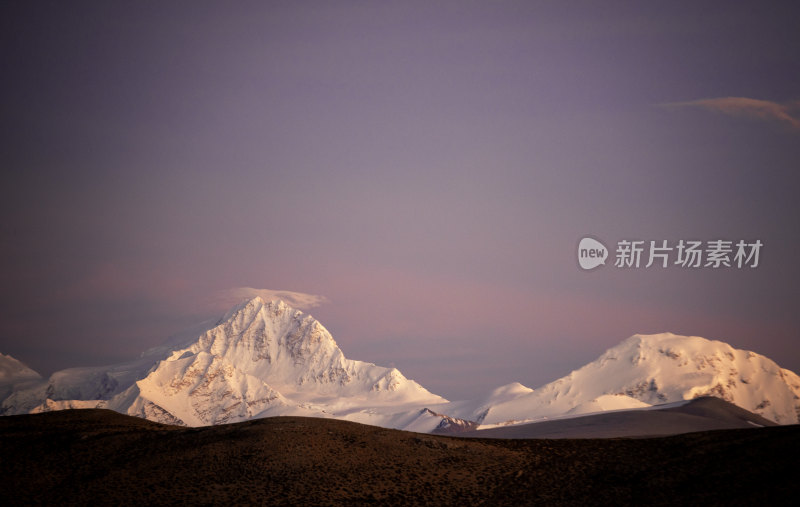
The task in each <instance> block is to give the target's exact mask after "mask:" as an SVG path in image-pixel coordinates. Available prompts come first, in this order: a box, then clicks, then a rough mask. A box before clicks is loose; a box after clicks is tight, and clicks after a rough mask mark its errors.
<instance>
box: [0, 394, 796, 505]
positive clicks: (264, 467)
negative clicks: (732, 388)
mask: <svg viewBox="0 0 800 507" xmlns="http://www.w3.org/2000/svg"><path fill="white" fill-rule="evenodd" d="M798 451H800V427H798V426H784V427H773V428H759V429H745V430H723V431H713V432H704V433H694V434H688V435H679V436H674V437H666V438H653V439H640V440H634V439H607V440H481V439H457V438H451V437H442V436H433V435H423V434H415V433H408V432H401V431H394V430H387V429H382V428H377V427H372V426H365V425H360V424H355V423H348V422H344V421H336V420H328V419H310V418H297V417H278V418H272V419H262V420H258V421H250V422H245V423H239V424H232V425H224V426H215V427H207V428H192V429H187V428H177V427H170V426H162V425H158V424H155V423H150V422H148V421H143V420H140V419H136V418H130V417H126V416H122V415H120V414H116V413H113V412H109V411H103V410H75V411H63V412H53V413H48V414H40V415H28V416H12V417H0V477H1V479H0V481H2V482H1V483H0V484H1V485H2V487H0V503H2V504H4V505H15V504H29V503H32V502H37V503H48V504H89V503H91V504H98V503H100V504H148V505H151V504H176V503H189V504H222V503H226V504H231V503H235V504H253V503H255V504H286V505H299V504H308V503H316V504H331V503H333V504H345V503H346V504H360V503H372V502H378V503H380V504H382V505H386V504H397V505H413V504H438V505H453V504H465V505H475V504H480V503H482V502H485V503H486V504H487V505H526V504H536V503H543V504H551V505H552V504H559V503H562V504H586V503H590V504H602V503H607V504H617V505H618V504H625V503H637V504H638V503H643V502H644V503H663V504H667V503H668V504H672V505H674V504H681V503H682V504H687V503H692V504H697V503H711V504H725V503H735V504H757V503H764V502H771V503H780V502H781V501H783V502H785V503H788V502H789V501H790V499H791V498H792V496H793V495H794V494H795V492H796V488H797V484H796V482H795V479H794V478H795V477H796V464H797V458H798V456H800V453H798Z"/></svg>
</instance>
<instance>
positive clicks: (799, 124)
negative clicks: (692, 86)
mask: <svg viewBox="0 0 800 507" xmlns="http://www.w3.org/2000/svg"><path fill="white" fill-rule="evenodd" d="M662 106H664V107H699V108H702V109H707V110H709V111H716V112H719V113H724V114H728V115H731V116H744V117H749V118H756V119H760V120H767V121H775V120H777V121H781V122H784V123H788V124H789V125H790V126H791V127H792V128H795V129H798V130H800V114H798V113H800V111H798V110H800V107H798V106H800V103H798V102H789V103H785V104H780V103H778V102H770V101H768V100H759V99H750V98H747V97H720V98H715V99H700V100H692V101H689V102H671V103H668V104H662Z"/></svg>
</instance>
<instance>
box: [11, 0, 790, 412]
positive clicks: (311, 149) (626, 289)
mask: <svg viewBox="0 0 800 507" xmlns="http://www.w3.org/2000/svg"><path fill="white" fill-rule="evenodd" d="M758 9H759V7H757V6H754V4H752V3H751V2H704V3H702V4H697V3H696V2H668V3H661V4H657V5H656V4H652V3H642V4H624V5H623V4H621V3H606V2H603V3H598V2H569V3H560V2H527V1H519V2H515V1H508V2H456V1H452V2H427V1H426V2H395V3H385V2H374V3H371V2H237V3H235V4H233V5H229V4H224V5H223V4H221V3H217V2H194V1H193V2H167V3H162V2H144V3H136V4H130V3H127V2H100V3H97V2H70V3H69V5H67V4H64V3H61V2H56V3H50V2H40V1H32V2H17V3H15V4H13V5H12V3H10V2H7V3H5V4H3V5H2V6H0V34H1V35H0V38H2V44H0V60H1V62H2V75H3V77H2V79H1V80H0V90H2V94H0V103H1V104H2V113H0V129H1V131H0V132H1V134H2V135H1V136H0V168H2V172H0V178H2V180H1V181H0V213H1V214H2V220H1V221H0V238H2V239H1V241H2V243H0V352H2V353H4V354H11V355H12V356H14V357H16V358H17V359H19V360H21V361H23V362H24V363H26V364H27V365H28V366H30V367H31V368H33V369H34V370H37V371H38V372H40V373H42V374H43V375H47V374H49V373H51V372H52V371H54V370H56V369H61V368H65V367H69V366H80V365H100V364H108V363H114V362H118V361H120V360H124V359H126V358H129V357H134V356H136V355H138V354H139V353H140V352H141V351H143V350H145V349H147V348H149V347H152V346H154V345H156V344H158V343H159V342H161V341H163V340H164V339H166V338H167V337H168V336H169V335H171V334H173V333H177V332H179V331H181V330H183V329H184V328H186V327H189V326H191V325H193V324H195V323H197V322H198V321H202V320H205V319H208V318H217V317H220V316H221V315H222V314H224V313H225V311H226V309H227V307H228V306H229V305H230V304H233V303H235V302H236V300H238V299H241V298H243V297H247V296H249V295H276V294H277V295H278V296H277V297H280V294H282V297H283V298H284V299H286V301H287V303H289V304H293V305H294V306H297V307H299V308H303V309H304V311H308V312H310V313H311V314H312V315H314V316H315V317H317V318H318V319H319V320H320V321H321V322H322V323H323V324H324V325H325V326H326V327H327V328H328V329H329V330H330V331H331V333H332V335H333V337H334V338H335V339H336V341H337V342H338V343H339V345H340V346H341V348H342V350H343V351H344V353H345V354H346V355H347V357H349V358H353V359H359V360H364V361H370V362H374V363H377V364H379V365H383V366H396V367H397V368H399V369H401V370H402V372H403V373H404V374H405V375H406V376H407V377H409V378H413V379H414V380H417V381H418V382H420V383H421V384H422V385H423V386H425V387H426V388H428V389H429V390H430V391H432V392H434V393H437V394H440V395H442V396H445V397H447V398H449V399H459V398H465V397H474V394H475V393H480V392H486V391H488V390H489V389H492V388H494V387H497V386H499V385H502V384H507V383H509V382H512V381H519V382H521V383H523V384H525V385H526V386H530V387H538V386H539V385H541V384H543V383H545V382H549V381H550V380H552V379H554V378H558V377H560V376H562V375H564V374H566V373H568V372H569V371H570V370H571V369H573V368H576V367H579V366H581V365H583V364H585V363H587V362H588V361H591V360H593V359H594V358H596V357H597V356H598V355H599V354H600V353H601V352H602V351H603V350H605V349H607V348H609V347H611V346H613V345H615V344H617V343H618V342H620V341H621V340H622V339H624V338H626V337H628V336H630V335H632V334H635V333H657V332H663V331H670V332H674V333H678V334H684V335H699V336H704V337H706V338H710V339H720V340H723V341H726V342H728V343H730V344H731V345H733V346H734V347H736V348H743V349H750V350H754V351H756V352H759V353H761V354H764V355H766V356H768V357H770V358H771V359H773V360H775V361H776V362H778V363H779V364H780V365H781V366H783V367H785V368H789V369H792V370H794V371H800V346H798V343H800V342H799V340H800V332H798V325H797V315H796V314H797V311H798V308H800V289H798V287H800V266H799V263H798V253H799V252H800V236H799V235H798V234H797V224H798V219H800V213H798V207H797V206H798V205H797V194H798V188H800V185H799V184H800V179H799V178H798V175H797V173H798V168H800V89H799V88H798V83H800V52H798V50H797V48H799V47H800V31H798V30H797V26H796V25H797V19H798V15H800V12H798V8H797V6H796V5H794V4H793V3H791V2H786V3H776V4H771V5H770V7H769V9H766V8H762V9H761V10H758ZM587 235H589V236H592V237H595V238H597V239H599V240H601V241H603V242H604V244H606V245H607V246H609V247H610V248H611V249H612V251H611V252H610V253H609V259H608V260H607V261H606V265H605V266H601V267H598V268H596V269H595V270H593V271H591V272H588V271H582V270H581V269H580V268H579V267H578V263H577V258H576V247H577V244H578V242H579V240H580V239H581V238H583V237H585V236H587ZM622 239H639V240H659V241H660V240H669V241H670V242H671V243H674V242H677V241H678V240H680V239H685V240H690V239H691V240H702V241H711V240H717V239H725V240H732V241H737V240H740V239H743V240H747V241H754V240H756V239H758V240H760V241H761V242H763V244H764V246H763V248H762V251H761V258H760V265H759V267H758V268H756V269H749V268H743V269H737V268H724V269H718V270H714V269H711V268H698V269H690V268H680V267H675V266H673V267H670V268H667V269H662V268H656V267H651V268H647V269H646V268H644V267H641V268H639V269H621V268H616V267H614V265H613V264H614V262H613V261H614V252H613V248H614V247H615V245H616V242H617V241H619V240H622Z"/></svg>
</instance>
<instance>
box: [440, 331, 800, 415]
mask: <svg viewBox="0 0 800 507" xmlns="http://www.w3.org/2000/svg"><path fill="white" fill-rule="evenodd" d="M512 386H513V384H512ZM507 387H508V386H507ZM509 393H510V394H509ZM702 396H714V397H717V398H722V399H723V400H726V401H729V402H731V403H733V404H735V405H738V406H740V407H742V408H744V409H746V410H749V411H751V412H755V413H757V414H759V415H762V416H763V417H766V418H767V419H770V420H772V421H775V422H777V423H779V424H794V423H797V422H798V417H799V416H800V377H798V376H797V375H796V374H795V373H793V372H791V371H789V370H786V369H783V368H781V367H779V366H778V365H777V364H775V362H774V361H772V360H771V359H769V358H767V357H764V356H761V355H759V354H756V353H754V352H749V351H744V350H738V349H734V348H733V347H731V346H730V345H728V344H726V343H723V342H720V341H715V340H707V339H705V338H700V337H698V336H679V335H674V334H672V333H662V334H655V335H634V336H632V337H630V338H628V339H627V340H624V341H623V342H622V343H620V344H619V345H617V346H615V347H613V348H611V349H609V350H607V351H606V352H605V353H603V354H602V355H601V356H600V357H599V358H597V359H596V360H595V361H593V362H591V363H589V364H587V365H586V366H584V367H582V368H580V369H578V370H575V371H573V372H572V373H570V374H569V375H567V376H565V377H563V378H560V379H558V380H556V381H554V382H551V383H549V384H547V385H545V386H543V387H541V388H539V389H536V390H524V389H521V388H519V387H516V388H514V389H511V388H506V389H505V390H503V391H501V390H497V391H495V393H493V396H490V398H489V399H488V400H485V402H484V403H483V404H481V405H480V406H478V407H471V409H472V410H471V412H467V411H464V409H462V410H460V411H457V413H456V415H458V416H459V417H463V418H467V419H470V418H471V419H473V420H477V421H479V422H481V423H482V425H483V426H482V427H489V426H493V425H502V424H508V423H509V422H513V423H522V422H532V421H538V420H543V419H550V418H554V417H560V416H564V415H581V414H589V413H594V412H600V411H607V410H620V409H638V408H645V407H649V406H652V405H658V404H664V403H671V402H678V401H682V400H691V399H694V398H699V397H702ZM465 408H466V407H465Z"/></svg>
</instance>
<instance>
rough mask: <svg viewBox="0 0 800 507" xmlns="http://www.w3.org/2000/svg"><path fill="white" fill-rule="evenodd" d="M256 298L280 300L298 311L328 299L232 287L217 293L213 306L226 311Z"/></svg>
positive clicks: (287, 292)
mask: <svg viewBox="0 0 800 507" xmlns="http://www.w3.org/2000/svg"><path fill="white" fill-rule="evenodd" d="M256 296H261V297H262V298H264V299H266V300H268V301H270V300H276V299H282V300H283V301H284V302H285V303H286V304H288V305H289V306H292V307H294V308H298V309H300V310H309V309H311V308H316V307H317V306H320V305H322V304H324V303H327V302H328V298H326V297H325V296H319V295H317V294H305V293H303V292H292V291H288V290H271V289H254V288H253V287H234V288H232V289H225V290H221V291H218V292H217V293H216V294H215V295H214V299H213V306H214V307H215V308H217V309H219V310H227V309H228V308H230V307H232V306H234V305H236V304H238V303H241V302H242V301H245V300H247V299H251V298H254V297H256Z"/></svg>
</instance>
